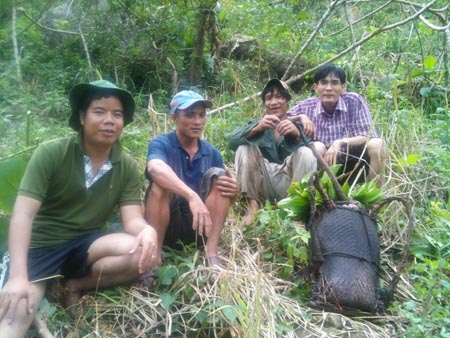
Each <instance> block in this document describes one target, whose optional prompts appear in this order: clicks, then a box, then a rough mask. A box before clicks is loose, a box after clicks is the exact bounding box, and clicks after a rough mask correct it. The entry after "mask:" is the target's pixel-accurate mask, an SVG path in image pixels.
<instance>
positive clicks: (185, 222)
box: [147, 167, 226, 250]
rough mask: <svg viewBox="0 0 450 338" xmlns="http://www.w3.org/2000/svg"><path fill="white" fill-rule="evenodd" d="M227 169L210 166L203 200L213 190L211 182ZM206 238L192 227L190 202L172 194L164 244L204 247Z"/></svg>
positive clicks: (203, 189) (206, 176)
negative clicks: (193, 244) (198, 234)
mask: <svg viewBox="0 0 450 338" xmlns="http://www.w3.org/2000/svg"><path fill="white" fill-rule="evenodd" d="M225 175H226V174H225V170H224V169H222V168H215V167H214V168H210V169H208V170H207V171H206V172H205V173H204V174H203V177H202V182H201V191H200V197H201V199H202V200H203V201H205V200H206V198H207V197H208V195H209V192H210V191H211V182H212V180H213V179H216V178H217V177H220V176H225ZM150 188H151V183H150V185H149V188H148V189H147V194H148V192H149V190H150ZM204 241H205V242H206V238H203V237H202V236H197V233H196V231H194V229H192V214H191V210H190V208H189V203H188V201H187V200H186V199H184V198H183V197H181V196H178V195H175V194H171V196H170V221H169V226H168V228H167V231H166V235H165V237H164V245H167V246H169V247H171V248H174V249H178V250H179V249H182V247H183V244H187V245H188V244H192V243H196V245H197V247H203V244H204Z"/></svg>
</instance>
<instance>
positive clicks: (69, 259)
mask: <svg viewBox="0 0 450 338" xmlns="http://www.w3.org/2000/svg"><path fill="white" fill-rule="evenodd" d="M107 234H109V233H108V232H100V233H95V234H90V235H86V236H83V237H78V238H74V239H72V240H69V241H67V242H64V243H61V244H58V245H56V246H54V247H45V248H33V249H30V250H29V252H28V279H29V280H30V281H31V282H33V281H37V280H40V279H43V278H48V277H51V276H55V275H63V276H64V277H81V276H85V275H87V274H89V273H90V271H91V266H90V265H88V250H89V247H90V246H91V244H92V243H93V242H94V241H95V240H96V239H98V238H100V237H103V236H105V235H107ZM3 263H4V264H3V265H4V267H3V269H4V271H3V272H2V275H1V277H0V287H3V285H4V284H5V283H6V281H7V280H8V276H9V256H8V253H5V256H4V257H3ZM2 280H3V283H1V281H2Z"/></svg>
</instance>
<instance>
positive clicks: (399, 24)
mask: <svg viewBox="0 0 450 338" xmlns="http://www.w3.org/2000/svg"><path fill="white" fill-rule="evenodd" d="M436 1H437V0H432V1H431V2H430V3H428V4H426V5H425V6H423V7H422V9H421V10H419V11H418V12H416V13H414V14H413V15H411V16H409V17H408V18H406V19H404V20H401V21H399V22H396V23H394V24H391V25H387V26H384V27H381V28H379V29H377V30H375V31H374V32H372V33H370V34H369V35H367V36H366V37H364V38H362V39H360V40H359V41H358V42H356V43H354V44H352V45H351V46H349V47H348V48H346V49H344V50H343V51H341V52H340V53H339V54H336V55H335V56H333V57H331V58H329V59H328V60H327V61H325V62H323V63H321V64H319V65H317V66H316V67H314V68H311V69H309V70H308V71H306V72H304V73H303V74H300V75H297V76H293V77H291V78H289V79H288V80H286V83H287V84H290V83H292V82H294V81H297V80H299V79H301V78H303V77H305V76H306V75H308V74H310V73H312V72H314V71H316V70H317V68H319V67H320V66H322V65H324V64H325V63H329V62H333V61H334V60H337V59H339V58H340V57H341V56H342V55H345V54H347V53H348V52H350V51H351V50H353V49H355V48H356V47H358V46H361V45H362V44H363V43H365V42H367V41H368V40H370V39H372V38H373V37H375V36H377V35H379V34H381V33H383V32H385V31H388V30H391V29H394V28H397V27H400V26H402V25H404V24H406V23H408V22H409V21H412V20H414V19H416V18H417V17H419V16H420V15H421V14H422V13H423V12H425V11H426V10H427V9H428V8H430V7H431V6H432V5H433V4H434V3H435V2H436Z"/></svg>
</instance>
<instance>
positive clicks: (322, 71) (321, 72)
mask: <svg viewBox="0 0 450 338" xmlns="http://www.w3.org/2000/svg"><path fill="white" fill-rule="evenodd" d="M330 74H333V75H335V76H337V77H338V78H339V80H340V81H341V83H342V84H345V81H346V80H347V79H346V76H345V72H344V70H343V69H342V68H340V67H338V66H336V65H334V64H332V63H326V64H324V65H323V66H320V67H319V68H318V69H317V71H316V73H315V74H314V83H319V81H320V80H323V79H325V78H326V77H327V76H328V75H330Z"/></svg>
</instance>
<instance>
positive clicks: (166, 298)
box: [159, 292, 177, 310]
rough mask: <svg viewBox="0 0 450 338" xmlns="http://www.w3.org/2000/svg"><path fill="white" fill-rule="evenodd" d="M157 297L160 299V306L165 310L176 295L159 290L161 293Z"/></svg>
mask: <svg viewBox="0 0 450 338" xmlns="http://www.w3.org/2000/svg"><path fill="white" fill-rule="evenodd" d="M159 298H160V299H161V301H162V306H163V308H164V309H165V310H169V308H170V306H171V305H172V304H173V303H174V302H175V300H176V299H177V297H176V296H174V295H171V294H170V293H167V292H161V294H160V295H159Z"/></svg>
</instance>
